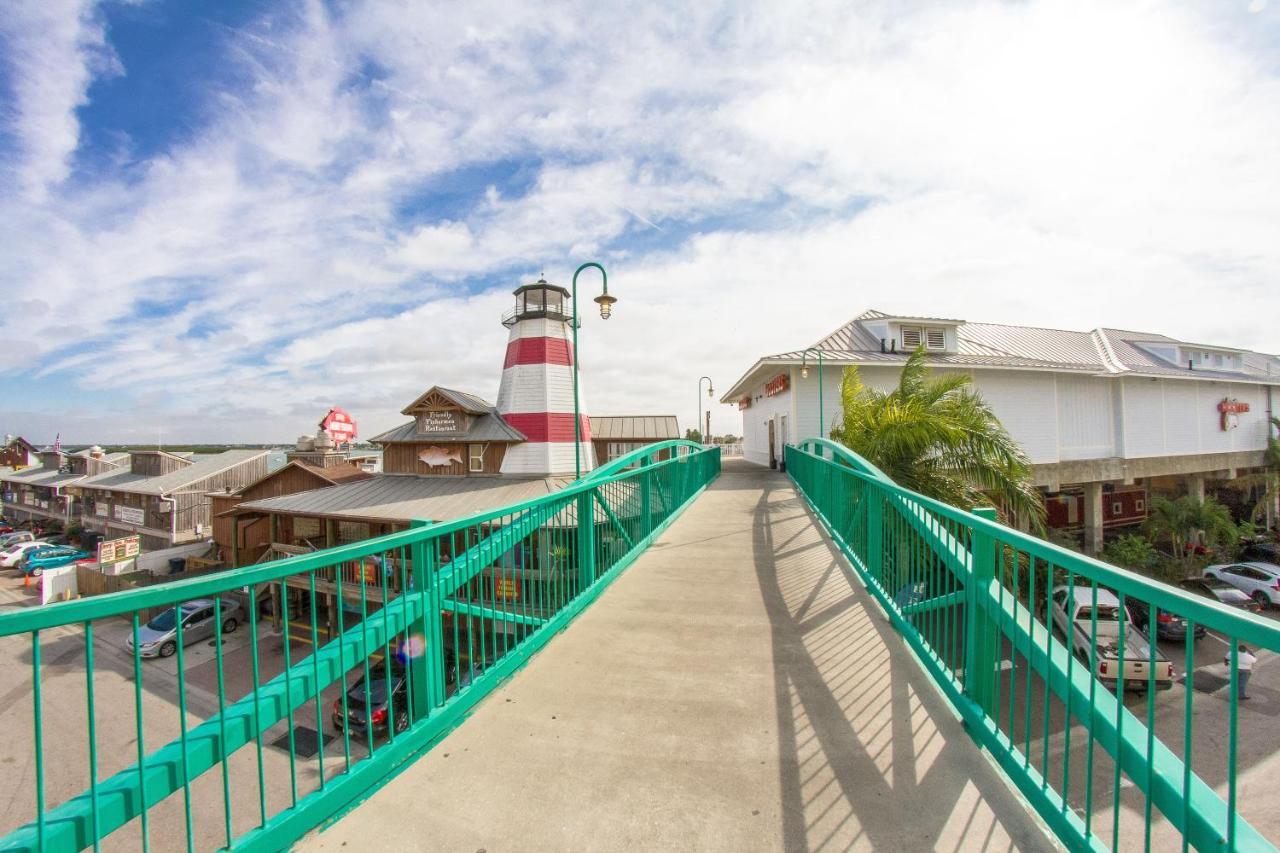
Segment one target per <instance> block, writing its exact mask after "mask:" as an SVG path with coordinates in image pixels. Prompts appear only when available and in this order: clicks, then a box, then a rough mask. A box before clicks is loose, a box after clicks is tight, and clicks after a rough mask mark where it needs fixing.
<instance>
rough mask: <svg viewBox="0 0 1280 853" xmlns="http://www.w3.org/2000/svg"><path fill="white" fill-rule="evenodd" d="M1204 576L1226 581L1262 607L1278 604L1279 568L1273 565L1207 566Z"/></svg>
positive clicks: (1233, 564)
mask: <svg viewBox="0 0 1280 853" xmlns="http://www.w3.org/2000/svg"><path fill="white" fill-rule="evenodd" d="M1204 576H1205V577H1207V578H1217V579H1218V580H1224V581H1226V582H1227V583H1229V584H1231V585H1232V586H1234V587H1235V588H1236V589H1238V590H1240V591H1242V592H1244V593H1247V594H1248V596H1249V597H1250V598H1252V599H1253V600H1254V601H1256V602H1258V604H1260V605H1261V606H1263V607H1266V606H1267V605H1269V604H1280V566H1277V565H1275V564H1274V563H1223V564H1222V565H1219V566H1209V567H1208V568H1207V569H1205V570H1204Z"/></svg>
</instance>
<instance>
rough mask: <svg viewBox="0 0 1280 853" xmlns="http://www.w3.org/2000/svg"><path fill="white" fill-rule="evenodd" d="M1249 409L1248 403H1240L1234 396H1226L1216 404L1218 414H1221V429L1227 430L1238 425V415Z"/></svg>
mask: <svg viewBox="0 0 1280 853" xmlns="http://www.w3.org/2000/svg"><path fill="white" fill-rule="evenodd" d="M1247 411H1249V404H1248V403H1241V402H1240V401H1239V400H1237V399H1235V398H1234V397H1227V398H1225V399H1224V400H1223V401H1222V402H1221V403H1219V404H1218V414H1219V415H1221V416H1222V421H1221V425H1222V431H1223V432H1227V431H1229V430H1233V429H1235V428H1237V427H1238V426H1240V415H1243V414H1244V413H1245V412H1247Z"/></svg>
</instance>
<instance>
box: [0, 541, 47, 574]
mask: <svg viewBox="0 0 1280 853" xmlns="http://www.w3.org/2000/svg"><path fill="white" fill-rule="evenodd" d="M48 544H49V543H48V542H19V543H18V544H16V545H10V546H9V547H8V548H5V549H4V550H3V551H0V567H3V568H6V569H13V568H17V566H18V563H20V562H21V561H22V555H23V554H25V553H27V552H28V551H30V550H32V549H33V548H43V547H45V546H46V545H48Z"/></svg>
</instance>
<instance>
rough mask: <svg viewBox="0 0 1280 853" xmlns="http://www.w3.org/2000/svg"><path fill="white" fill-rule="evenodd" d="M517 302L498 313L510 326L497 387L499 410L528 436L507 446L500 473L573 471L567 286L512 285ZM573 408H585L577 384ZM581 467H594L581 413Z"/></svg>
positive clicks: (586, 424)
mask: <svg viewBox="0 0 1280 853" xmlns="http://www.w3.org/2000/svg"><path fill="white" fill-rule="evenodd" d="M515 296H516V306H515V308H513V309H512V310H510V311H508V312H507V313H506V314H505V315H503V318H502V324H503V325H504V326H508V327H510V329H511V336H510V338H509V339H508V340H507V356H506V359H505V360H504V361H503V364H502V383H501V384H500V385H499V386H498V414H500V415H502V418H503V419H504V420H505V421H506V422H507V423H509V424H510V425H511V426H513V427H515V428H516V429H518V430H520V432H522V433H524V435H525V437H526V438H528V441H525V442H523V443H521V444H513V445H511V446H510V447H508V448H507V452H506V456H505V457H503V460H502V473H503V474H526V475H528V474H538V475H543V474H555V475H563V474H569V475H572V474H573V473H574V461H573V439H574V435H573V368H574V364H573V329H572V328H571V327H570V325H569V324H570V323H571V322H572V312H573V309H572V307H571V306H570V304H569V291H568V290H566V289H565V288H563V287H560V286H558V285H555V284H548V283H547V282H546V281H545V280H543V279H539V280H538V281H536V282H534V283H533V284H526V285H522V286H520V287H518V288H516V291H515ZM578 410H579V411H580V412H581V411H585V410H586V403H585V402H584V399H583V394H582V388H581V386H579V388H578ZM581 439H582V444H581V445H580V446H579V452H580V453H581V460H582V470H583V471H590V470H591V469H592V468H594V467H595V452H594V451H593V449H592V444H591V421H590V419H589V418H588V417H587V416H586V415H585V414H583V415H581Z"/></svg>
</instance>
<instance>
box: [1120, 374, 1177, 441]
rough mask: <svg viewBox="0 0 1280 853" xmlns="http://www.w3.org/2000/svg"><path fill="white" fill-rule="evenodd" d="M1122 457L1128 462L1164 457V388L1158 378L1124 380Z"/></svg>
mask: <svg viewBox="0 0 1280 853" xmlns="http://www.w3.org/2000/svg"><path fill="white" fill-rule="evenodd" d="M1122 383H1123V386H1124V455H1125V456H1126V457H1128V458H1130V459H1141V458H1143V457H1148V456H1163V455H1165V453H1166V452H1167V450H1166V448H1167V447H1168V440H1167V439H1166V437H1165V415H1164V385H1163V384H1162V382H1161V380H1158V379H1154V380H1153V379H1124V380H1122Z"/></svg>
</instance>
